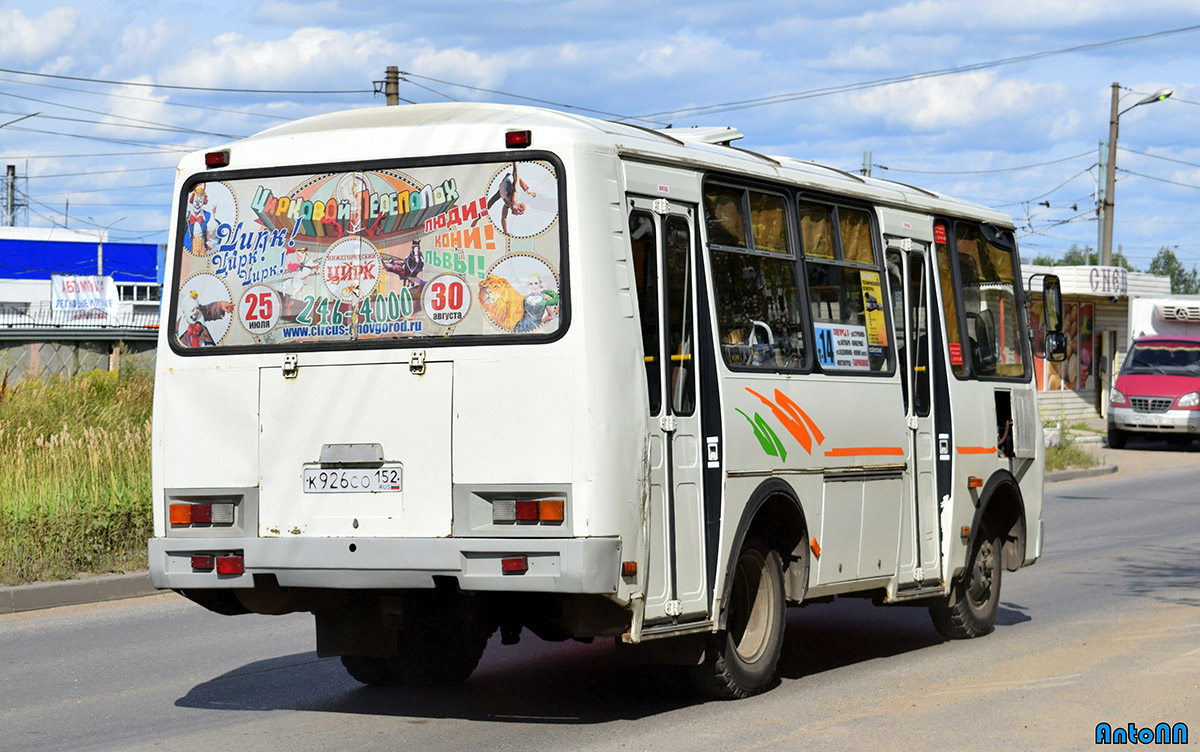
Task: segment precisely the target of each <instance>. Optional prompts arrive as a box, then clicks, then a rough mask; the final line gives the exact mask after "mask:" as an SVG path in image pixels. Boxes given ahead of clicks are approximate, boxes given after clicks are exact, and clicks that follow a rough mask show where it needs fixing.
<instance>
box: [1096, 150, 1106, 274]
mask: <svg viewBox="0 0 1200 752" xmlns="http://www.w3.org/2000/svg"><path fill="white" fill-rule="evenodd" d="M1097 164H1099V165H1100V172H1099V174H1098V175H1097V176H1096V220H1097V222H1096V249H1097V253H1099V252H1100V251H1099V249H1101V248H1103V247H1104V215H1105V214H1107V213H1108V212H1106V211H1104V197H1105V196H1107V195H1108V193H1107V192H1106V190H1105V188H1106V182H1107V181H1106V180H1105V179H1104V178H1102V177H1101V176H1102V175H1106V174H1107V169H1108V168H1107V165H1108V142H1107V141H1104V140H1101V141H1100V156H1099V158H1098V160H1097ZM1096 260H1097V263H1099V260H1100V259H1099V256H1097V259H1096Z"/></svg>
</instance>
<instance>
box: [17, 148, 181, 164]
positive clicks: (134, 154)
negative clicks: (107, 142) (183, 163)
mask: <svg viewBox="0 0 1200 752" xmlns="http://www.w3.org/2000/svg"><path fill="white" fill-rule="evenodd" d="M173 153H174V152H173V151H163V150H162V149H157V150H154V151H109V152H103V153H100V154H9V155H6V156H5V157H4V158H5V159H84V158H87V157H138V156H149V155H157V156H172V155H173ZM150 169H159V168H157V167H155V168H150ZM170 169H174V165H171V166H170Z"/></svg>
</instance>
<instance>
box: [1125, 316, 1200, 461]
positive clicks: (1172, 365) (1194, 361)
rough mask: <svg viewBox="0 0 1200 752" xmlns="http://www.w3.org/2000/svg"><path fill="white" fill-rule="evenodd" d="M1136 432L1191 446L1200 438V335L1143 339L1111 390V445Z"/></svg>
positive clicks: (1141, 338) (1130, 353)
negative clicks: (1194, 440) (1190, 444)
mask: <svg viewBox="0 0 1200 752" xmlns="http://www.w3.org/2000/svg"><path fill="white" fill-rule="evenodd" d="M1134 434H1141V435H1143V436H1150V437H1162V438H1165V439H1167V440H1168V441H1170V442H1171V443H1178V444H1189V443H1191V442H1192V440H1193V439H1196V438H1198V437H1200V336H1196V335H1171V334H1155V335H1147V336H1143V337H1139V338H1138V339H1136V340H1134V342H1133V346H1132V347H1131V348H1130V350H1129V355H1128V356H1126V358H1125V362H1124V364H1123V365H1122V366H1121V372H1120V374H1119V375H1118V376H1117V383H1116V384H1115V385H1114V386H1113V389H1112V391H1111V393H1110V394H1109V410H1108V445H1109V446H1111V447H1114V448H1116V449H1120V448H1122V447H1124V446H1125V442H1126V440H1127V439H1128V438H1129V437H1130V436H1131V435H1134Z"/></svg>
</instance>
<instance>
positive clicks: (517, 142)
mask: <svg viewBox="0 0 1200 752" xmlns="http://www.w3.org/2000/svg"><path fill="white" fill-rule="evenodd" d="M532 143H533V131H508V132H507V133H505V134H504V147H505V148H506V149H528V148H529V146H530V145H531V144H532Z"/></svg>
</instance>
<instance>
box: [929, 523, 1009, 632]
mask: <svg viewBox="0 0 1200 752" xmlns="http://www.w3.org/2000/svg"><path fill="white" fill-rule="evenodd" d="M1001 564H1002V562H1001V558H1000V538H999V537H998V536H997V537H985V536H982V535H981V536H980V537H979V538H978V539H976V541H975V546H974V550H973V551H972V553H971V563H970V566H968V567H967V571H966V572H964V573H963V576H962V577H960V578H959V579H958V580H956V581H955V583H954V586H953V588H952V590H951V593H950V602H949V603H948V604H946V605H937V606H930V607H929V616H930V617H932V619H933V626H934V627H935V628H936V629H937V631H938V633H939V634H941V636H942V637H945V638H946V639H947V640H966V639H970V638H972V637H982V636H983V635H985V634H987V633H989V632H991V631H992V629H993V628H994V627H995V625H996V612H997V611H999V610H1000V573H1001V572H1002V571H1003V570H1004V567H1003V566H1001Z"/></svg>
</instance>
